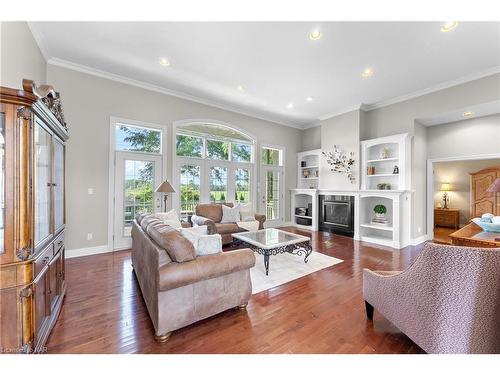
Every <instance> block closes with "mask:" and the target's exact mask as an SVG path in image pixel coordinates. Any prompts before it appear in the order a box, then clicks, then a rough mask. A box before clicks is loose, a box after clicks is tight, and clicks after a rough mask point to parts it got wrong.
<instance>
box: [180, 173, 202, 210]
mask: <svg viewBox="0 0 500 375" xmlns="http://www.w3.org/2000/svg"><path fill="white" fill-rule="evenodd" d="M200 175H201V173H200V167H199V166H198V165H182V166H181V168H180V192H181V194H180V200H181V218H182V219H185V218H187V216H188V215H190V214H193V213H194V210H195V208H196V205H197V204H198V203H200V195H201V191H200Z"/></svg>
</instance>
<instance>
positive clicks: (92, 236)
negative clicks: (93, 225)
mask: <svg viewBox="0 0 500 375" xmlns="http://www.w3.org/2000/svg"><path fill="white" fill-rule="evenodd" d="M92 238H94V235H93V234H92V233H87V241H90V240H91V239H92Z"/></svg>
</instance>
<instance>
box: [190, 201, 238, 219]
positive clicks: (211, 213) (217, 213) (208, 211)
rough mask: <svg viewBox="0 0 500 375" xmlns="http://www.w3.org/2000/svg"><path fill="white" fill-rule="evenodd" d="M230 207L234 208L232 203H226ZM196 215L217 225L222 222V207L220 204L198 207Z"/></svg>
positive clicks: (206, 204) (200, 205)
mask: <svg viewBox="0 0 500 375" xmlns="http://www.w3.org/2000/svg"><path fill="white" fill-rule="evenodd" d="M224 205H226V206H228V207H233V204H232V203H224ZM195 213H196V215H198V216H203V217H205V218H207V219H210V220H212V221H213V222H215V223H220V221H221V220H222V205H221V204H219V203H205V204H199V205H197V206H196V212H195Z"/></svg>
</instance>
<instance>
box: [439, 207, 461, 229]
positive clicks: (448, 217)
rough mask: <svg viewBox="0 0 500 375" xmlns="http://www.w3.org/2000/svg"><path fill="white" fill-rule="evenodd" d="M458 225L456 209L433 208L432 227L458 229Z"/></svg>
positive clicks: (458, 213) (458, 215)
mask: <svg viewBox="0 0 500 375" xmlns="http://www.w3.org/2000/svg"><path fill="white" fill-rule="evenodd" d="M459 224H460V210H458V209H456V208H435V209H434V225H435V226H436V227H450V228H455V229H458V228H459Z"/></svg>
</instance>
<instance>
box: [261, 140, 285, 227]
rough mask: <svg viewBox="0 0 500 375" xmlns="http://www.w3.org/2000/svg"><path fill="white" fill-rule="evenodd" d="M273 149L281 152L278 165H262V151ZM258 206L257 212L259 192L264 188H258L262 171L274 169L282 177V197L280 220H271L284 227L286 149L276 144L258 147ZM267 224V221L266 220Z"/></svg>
mask: <svg viewBox="0 0 500 375" xmlns="http://www.w3.org/2000/svg"><path fill="white" fill-rule="evenodd" d="M265 148H266V149H273V150H281V158H280V162H281V163H280V165H267V164H264V163H262V155H263V152H264V149H265ZM258 160H259V162H258V164H259V195H258V199H259V204H258V205H257V208H256V209H257V210H258V209H260V203H261V191H262V189H264V186H260V185H261V182H262V181H263V179H264V169H266V168H269V169H275V170H279V171H281V175H282V176H283V178H282V197H281V207H280V208H281V210H280V220H273V221H275V222H277V224H278V226H279V225H284V224H285V217H286V212H287V211H286V210H287V199H285V195H286V173H285V171H286V168H285V163H286V147H285V146H281V145H276V144H270V143H262V144H260V146H259V159H258ZM262 213H263V214H264V215H265V214H266V213H265V212H262ZM266 222H267V220H266Z"/></svg>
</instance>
